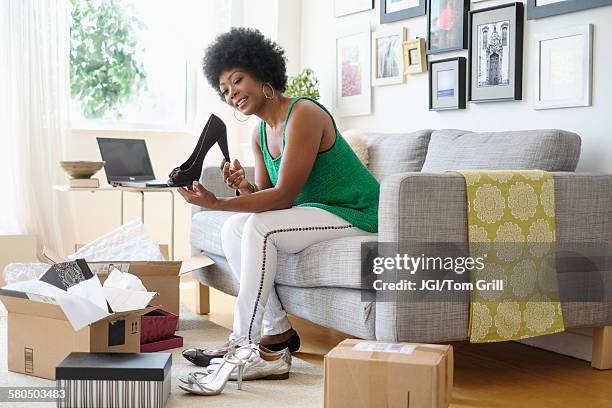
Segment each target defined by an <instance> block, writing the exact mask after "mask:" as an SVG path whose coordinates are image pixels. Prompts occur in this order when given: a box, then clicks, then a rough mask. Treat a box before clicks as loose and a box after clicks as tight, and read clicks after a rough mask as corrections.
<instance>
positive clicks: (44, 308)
mask: <svg viewBox="0 0 612 408" xmlns="http://www.w3.org/2000/svg"><path fill="white" fill-rule="evenodd" d="M0 301H2V303H3V304H4V306H5V307H6V309H7V310H8V336H7V337H8V351H7V355H8V369H9V370H10V371H15V372H18V373H23V374H28V375H33V376H36V377H43V378H48V379H50V380H54V379H55V367H56V366H57V365H58V364H59V363H60V362H61V361H62V360H64V359H65V358H66V357H67V356H68V354H70V353H71V352H73V351H82V352H108V353H138V352H140V316H142V315H143V314H145V313H148V312H150V311H151V310H155V309H157V308H158V306H149V307H146V308H144V309H140V310H132V311H129V312H119V313H113V314H111V315H110V316H108V317H105V318H103V319H100V320H98V321H96V322H94V323H92V324H90V325H88V326H86V327H84V328H82V329H80V330H79V331H75V330H74V328H73V327H72V325H71V324H70V322H69V321H68V318H67V317H66V315H65V314H64V312H63V311H62V309H61V307H60V306H59V305H57V304H54V303H49V300H47V299H45V298H43V297H40V296H34V295H28V294H26V293H23V292H16V291H10V290H2V289H0Z"/></svg>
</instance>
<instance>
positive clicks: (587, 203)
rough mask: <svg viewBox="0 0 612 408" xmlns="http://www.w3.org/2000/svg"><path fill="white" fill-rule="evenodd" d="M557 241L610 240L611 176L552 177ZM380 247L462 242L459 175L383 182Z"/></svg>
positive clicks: (401, 176) (395, 178) (412, 175)
mask: <svg viewBox="0 0 612 408" xmlns="http://www.w3.org/2000/svg"><path fill="white" fill-rule="evenodd" d="M552 174H553V177H554V179H555V206H556V219H557V241H559V242H610V241H612V175H608V174H595V173H573V172H554V173H552ZM378 211H379V213H378V220H379V221H378V222H379V231H378V237H379V241H381V242H403V241H418V242H466V241H467V207H466V189H465V181H464V179H463V176H462V175H460V174H458V173H453V172H448V173H402V174H395V175H393V176H390V177H387V178H385V179H384V180H383V182H382V184H381V190H380V202H379V209H378Z"/></svg>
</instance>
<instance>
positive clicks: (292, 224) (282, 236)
mask: <svg viewBox="0 0 612 408" xmlns="http://www.w3.org/2000/svg"><path fill="white" fill-rule="evenodd" d="M203 68H204V74H205V76H206V78H207V80H208V82H209V83H210V84H211V86H213V87H214V88H215V89H217V91H218V92H219V95H220V96H221V99H222V100H223V101H225V103H227V104H228V105H230V106H232V107H233V108H234V109H235V110H237V111H240V114H242V115H255V116H257V117H258V118H260V119H261V122H260V124H259V125H258V126H257V127H256V128H255V129H254V131H253V133H252V136H251V145H252V148H253V154H254V156H255V180H254V182H251V181H249V180H247V179H246V178H245V172H244V169H243V168H242V167H241V165H240V162H239V161H238V160H234V162H233V166H230V163H228V162H226V161H225V159H224V160H223V162H222V163H221V169H222V173H223V177H224V180H225V182H226V183H227V184H228V185H229V186H231V187H233V188H234V189H236V197H231V198H221V197H216V196H215V195H214V194H213V193H211V192H210V191H208V190H206V188H205V187H204V186H202V185H201V184H199V183H197V182H194V185H193V186H192V187H191V188H189V189H185V188H181V189H179V192H180V194H181V195H182V196H183V197H184V198H185V200H186V201H187V202H189V203H191V204H195V205H199V206H201V207H204V208H209V209H212V210H222V211H235V212H238V214H235V215H233V216H231V217H230V218H229V219H228V220H227V221H226V222H225V224H224V225H223V228H222V245H223V250H224V252H225V255H226V257H227V260H228V262H229V264H230V266H231V269H232V271H233V272H234V273H235V274H236V275H237V276H238V277H239V280H240V290H239V293H238V298H237V301H236V307H235V311H234V325H233V332H232V334H231V336H230V342H232V341H233V343H236V342H237V340H238V339H240V338H241V337H245V338H246V339H248V341H249V342H251V343H260V344H261V345H264V346H266V348H268V349H271V350H281V349H284V348H286V347H289V348H290V350H291V351H295V350H296V349H297V348H299V337H298V336H297V333H296V332H295V331H294V330H293V329H292V328H291V325H290V323H289V320H288V319H287V315H286V313H285V311H284V310H283V308H282V305H281V303H280V301H279V299H278V296H277V294H276V291H275V289H274V278H275V275H276V257H277V251H282V252H288V253H297V252H300V251H302V250H303V249H305V248H307V247H308V246H310V245H312V244H315V243H317V242H321V241H326V240H331V239H336V238H341V237H348V236H355V235H372V234H375V233H376V232H377V229H378V196H379V189H380V186H379V184H378V182H377V181H376V179H375V178H374V177H373V176H372V175H371V174H370V172H369V171H368V170H367V169H366V167H365V166H364V165H363V164H362V163H361V162H360V161H359V159H358V158H357V156H356V155H355V154H354V153H353V151H352V150H351V148H350V147H349V146H348V145H347V143H346V141H345V140H344V139H343V138H342V136H341V135H340V133H339V131H338V129H337V128H336V125H335V122H334V120H333V118H332V116H331V114H330V113H329V112H328V111H327V110H326V109H325V108H324V107H323V106H322V105H320V104H318V103H317V102H315V101H313V100H310V99H308V98H288V97H285V96H283V95H282V92H283V91H284V90H285V88H286V85H287V74H286V67H285V58H284V52H283V50H282V49H281V48H280V47H279V46H278V45H277V44H275V43H274V42H272V41H270V40H268V39H266V38H265V37H264V36H263V35H262V34H261V33H260V32H259V31H257V30H253V29H246V28H234V29H232V30H231V31H229V32H228V33H225V34H222V35H220V36H219V37H218V38H217V39H216V40H215V42H214V43H213V44H212V45H211V46H210V47H209V48H208V49H207V51H206V55H205V57H204V60H203ZM234 113H235V114H236V115H237V113H236V112H234ZM262 329H263V333H262ZM262 334H263V335H262ZM227 348H228V344H226V345H224V346H223V347H221V349H218V350H205V351H202V350H199V351H198V353H199V354H198V356H197V358H192V359H190V360H191V361H193V362H195V363H196V364H199V365H207V364H208V360H209V359H210V357H211V356H213V355H215V354H217V355H218V354H222V353H223V352H224V351H225V350H227ZM191 357H196V356H195V354H194V355H192V356H191ZM188 358H189V357H188Z"/></svg>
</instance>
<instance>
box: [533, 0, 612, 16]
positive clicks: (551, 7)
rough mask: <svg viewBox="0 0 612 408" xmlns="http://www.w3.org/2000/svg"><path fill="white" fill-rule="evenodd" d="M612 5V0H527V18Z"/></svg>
mask: <svg viewBox="0 0 612 408" xmlns="http://www.w3.org/2000/svg"><path fill="white" fill-rule="evenodd" d="M609 5H612V0H527V20H535V19H538V18H544V17H550V16H556V15H559V14H565V13H573V12H575V11H580V10H586V9H591V8H595V7H601V6H609Z"/></svg>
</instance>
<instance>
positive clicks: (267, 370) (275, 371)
mask: <svg viewBox="0 0 612 408" xmlns="http://www.w3.org/2000/svg"><path fill="white" fill-rule="evenodd" d="M255 347H256V348H255V349H254V352H253V354H251V356H250V357H249V358H248V361H246V363H245V365H244V371H243V373H242V380H245V381H249V380H286V379H287V378H289V371H290V370H291V353H290V352H289V349H288V348H286V349H284V350H281V351H271V350H268V349H266V348H265V347H264V346H261V345H259V346H255ZM222 364H223V360H222V359H218V358H214V359H212V360H211V362H210V365H209V366H208V367H206V371H207V372H208V373H210V374H213V373H214V372H216V371H217V370H218V369H220V368H221V365H222ZM238 376H239V373H238V372H237V370H236V369H234V370H233V371H232V373H231V374H230V377H229V379H230V380H237V379H238Z"/></svg>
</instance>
